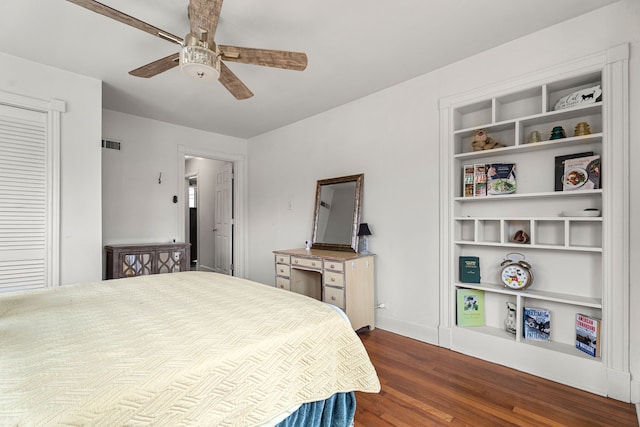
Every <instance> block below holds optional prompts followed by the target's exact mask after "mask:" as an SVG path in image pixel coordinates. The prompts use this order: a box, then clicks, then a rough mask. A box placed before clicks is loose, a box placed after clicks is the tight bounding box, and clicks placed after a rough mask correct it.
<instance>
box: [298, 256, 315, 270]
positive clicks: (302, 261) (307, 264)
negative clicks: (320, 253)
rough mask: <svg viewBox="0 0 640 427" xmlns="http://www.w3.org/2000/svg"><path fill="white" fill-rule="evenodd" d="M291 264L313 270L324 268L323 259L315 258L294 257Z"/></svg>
mask: <svg viewBox="0 0 640 427" xmlns="http://www.w3.org/2000/svg"><path fill="white" fill-rule="evenodd" d="M291 265H292V266H294V267H303V268H308V269H311V270H321V269H322V260H319V259H315V258H300V257H295V256H294V257H292V258H291Z"/></svg>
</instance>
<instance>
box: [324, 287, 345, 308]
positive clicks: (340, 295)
mask: <svg viewBox="0 0 640 427" xmlns="http://www.w3.org/2000/svg"><path fill="white" fill-rule="evenodd" d="M323 300H324V302H327V303H329V304H333V305H335V306H336V307H340V308H341V309H342V310H344V289H342V288H332V287H330V286H325V287H324V296H323Z"/></svg>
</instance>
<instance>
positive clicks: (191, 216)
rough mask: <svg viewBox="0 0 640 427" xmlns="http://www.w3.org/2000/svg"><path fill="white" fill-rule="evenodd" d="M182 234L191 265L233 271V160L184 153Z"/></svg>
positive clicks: (221, 271) (207, 269)
mask: <svg viewBox="0 0 640 427" xmlns="http://www.w3.org/2000/svg"><path fill="white" fill-rule="evenodd" d="M184 159H185V193H186V194H185V198H186V199H187V200H188V203H185V207H186V211H185V238H186V240H187V241H188V242H189V243H191V254H192V255H191V260H192V269H193V270H201V271H213V272H217V273H222V274H227V275H233V274H234V268H233V259H234V253H233V251H234V226H233V216H234V192H233V187H234V186H233V163H232V162H228V161H224V160H214V159H208V158H202V157H194V156H188V155H185V157H184Z"/></svg>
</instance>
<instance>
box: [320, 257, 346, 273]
mask: <svg viewBox="0 0 640 427" xmlns="http://www.w3.org/2000/svg"><path fill="white" fill-rule="evenodd" d="M324 269H325V270H331V271H341V272H344V262H342V261H334V260H326V259H325V260H324Z"/></svg>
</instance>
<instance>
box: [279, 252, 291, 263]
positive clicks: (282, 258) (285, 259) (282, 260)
mask: <svg viewBox="0 0 640 427" xmlns="http://www.w3.org/2000/svg"><path fill="white" fill-rule="evenodd" d="M290 262H291V257H290V256H289V255H280V254H276V263H278V264H289V263H290Z"/></svg>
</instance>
